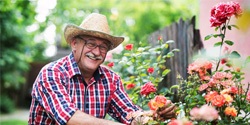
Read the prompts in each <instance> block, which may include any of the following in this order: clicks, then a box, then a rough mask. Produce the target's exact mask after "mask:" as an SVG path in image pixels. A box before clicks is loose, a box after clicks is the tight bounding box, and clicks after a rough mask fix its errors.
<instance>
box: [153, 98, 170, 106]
mask: <svg viewBox="0 0 250 125" xmlns="http://www.w3.org/2000/svg"><path fill="white" fill-rule="evenodd" d="M154 100H155V102H156V103H157V106H158V107H159V108H161V107H163V106H164V105H165V104H166V103H167V98H166V97H165V96H163V95H157V96H155V98H154Z"/></svg>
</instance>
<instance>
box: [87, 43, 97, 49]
mask: <svg viewBox="0 0 250 125" xmlns="http://www.w3.org/2000/svg"><path fill="white" fill-rule="evenodd" d="M87 46H88V47H91V48H93V47H96V43H94V42H93V41H88V42H87Z"/></svg>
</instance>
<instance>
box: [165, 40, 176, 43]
mask: <svg viewBox="0 0 250 125" xmlns="http://www.w3.org/2000/svg"><path fill="white" fill-rule="evenodd" d="M166 43H174V40H168V41H166Z"/></svg>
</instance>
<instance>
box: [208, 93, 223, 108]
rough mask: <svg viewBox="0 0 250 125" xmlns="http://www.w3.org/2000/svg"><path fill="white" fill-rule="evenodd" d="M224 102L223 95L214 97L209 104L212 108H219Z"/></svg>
mask: <svg viewBox="0 0 250 125" xmlns="http://www.w3.org/2000/svg"><path fill="white" fill-rule="evenodd" d="M225 102H226V100H225V97H224V96H223V95H216V96H214V98H213V99H212V100H211V103H212V105H213V106H217V107H221V106H223V105H224V104H225Z"/></svg>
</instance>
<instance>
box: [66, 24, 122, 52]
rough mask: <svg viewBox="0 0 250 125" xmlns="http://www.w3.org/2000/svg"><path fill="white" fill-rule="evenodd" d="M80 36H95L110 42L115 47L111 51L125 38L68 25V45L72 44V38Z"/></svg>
mask: <svg viewBox="0 0 250 125" xmlns="http://www.w3.org/2000/svg"><path fill="white" fill-rule="evenodd" d="M78 35H88V36H93V37H97V38H102V39H105V40H108V41H110V42H111V43H112V44H113V47H112V48H111V49H114V48H116V47H117V46H118V45H120V44H121V43H122V42H123V41H124V37H118V36H112V35H109V34H106V33H103V32H99V31H93V30H87V29H83V28H81V27H79V26H77V25H74V24H68V25H67V26H66V27H65V30H64V37H65V39H66V41H67V43H68V44H70V42H71V41H72V38H74V37H75V36H78Z"/></svg>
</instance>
